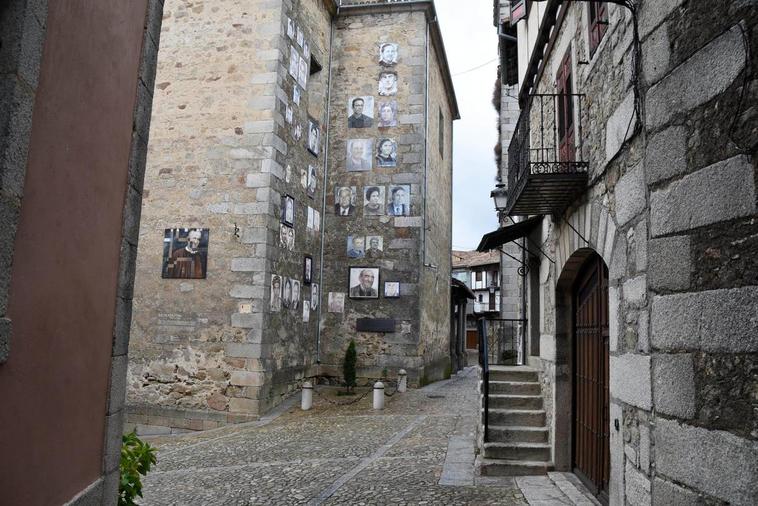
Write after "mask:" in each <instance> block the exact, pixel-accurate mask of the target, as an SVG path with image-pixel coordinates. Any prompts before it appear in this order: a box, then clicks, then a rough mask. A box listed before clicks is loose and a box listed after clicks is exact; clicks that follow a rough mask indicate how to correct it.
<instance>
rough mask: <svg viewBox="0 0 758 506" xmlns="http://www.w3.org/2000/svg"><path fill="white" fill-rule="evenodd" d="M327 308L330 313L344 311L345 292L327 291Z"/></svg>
mask: <svg viewBox="0 0 758 506" xmlns="http://www.w3.org/2000/svg"><path fill="white" fill-rule="evenodd" d="M327 309H328V310H329V312H330V313H344V312H345V292H329V301H328V302H327Z"/></svg>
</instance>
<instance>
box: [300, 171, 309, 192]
mask: <svg viewBox="0 0 758 506" xmlns="http://www.w3.org/2000/svg"><path fill="white" fill-rule="evenodd" d="M300 186H302V187H303V190H305V189H306V188H308V169H300Z"/></svg>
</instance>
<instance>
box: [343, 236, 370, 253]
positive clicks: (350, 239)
mask: <svg viewBox="0 0 758 506" xmlns="http://www.w3.org/2000/svg"><path fill="white" fill-rule="evenodd" d="M347 256H348V258H363V257H365V256H366V238H365V237H363V236H362V235H349V236H347Z"/></svg>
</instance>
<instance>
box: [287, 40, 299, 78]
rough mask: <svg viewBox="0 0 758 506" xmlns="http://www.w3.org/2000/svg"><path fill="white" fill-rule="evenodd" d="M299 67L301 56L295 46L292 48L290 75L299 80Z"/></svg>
mask: <svg viewBox="0 0 758 506" xmlns="http://www.w3.org/2000/svg"><path fill="white" fill-rule="evenodd" d="M299 65H300V55H299V54H298V52H297V49H296V48H295V46H290V65H289V74H290V75H291V76H292V77H293V78H294V79H295V80H297V75H298V71H299Z"/></svg>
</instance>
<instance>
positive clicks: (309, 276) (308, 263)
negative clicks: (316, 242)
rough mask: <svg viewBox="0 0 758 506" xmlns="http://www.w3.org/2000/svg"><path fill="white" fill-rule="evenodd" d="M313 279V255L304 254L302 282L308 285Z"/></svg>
mask: <svg viewBox="0 0 758 506" xmlns="http://www.w3.org/2000/svg"><path fill="white" fill-rule="evenodd" d="M311 281H313V257H312V256H310V255H305V257H303V284H304V285H310V284H311Z"/></svg>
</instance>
